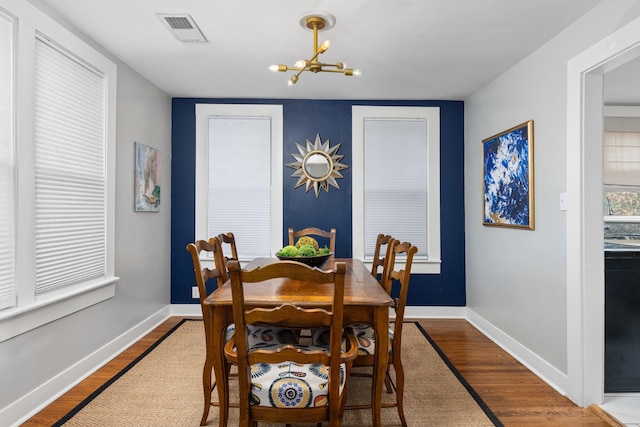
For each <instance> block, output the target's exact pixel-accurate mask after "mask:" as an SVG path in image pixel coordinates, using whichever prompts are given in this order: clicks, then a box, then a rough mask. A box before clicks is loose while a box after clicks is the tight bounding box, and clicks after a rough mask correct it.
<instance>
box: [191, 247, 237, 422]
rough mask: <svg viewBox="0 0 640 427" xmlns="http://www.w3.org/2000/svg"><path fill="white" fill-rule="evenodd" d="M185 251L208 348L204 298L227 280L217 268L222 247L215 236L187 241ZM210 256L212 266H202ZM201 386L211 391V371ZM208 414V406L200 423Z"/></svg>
mask: <svg viewBox="0 0 640 427" xmlns="http://www.w3.org/2000/svg"><path fill="white" fill-rule="evenodd" d="M187 251H189V253H191V260H192V261H193V271H194V273H195V277H196V285H197V286H198V297H199V299H200V308H201V310H202V320H203V323H204V337H205V342H206V344H207V348H209V340H210V339H211V330H210V327H211V326H210V325H211V317H210V313H209V307H206V306H205V305H204V300H205V298H207V296H208V295H209V294H210V293H211V292H213V290H215V289H217V288H218V287H220V286H222V285H223V284H224V282H225V281H226V280H227V279H226V275H227V272H226V270H224V269H220V268H218V267H219V266H221V265H224V260H223V259H222V248H221V245H220V240H218V238H217V237H212V238H210V239H209V240H198V241H196V242H195V243H189V244H188V245H187ZM208 258H210V259H211V261H213V264H214V266H215V267H214V268H208V267H204V266H203V265H202V262H201V260H202V259H208ZM213 279H215V281H216V282H215V283H216V285H217V286H216V287H215V288H213V287H212V286H209V289H207V287H208V285H209V283H210V282H211V281H213ZM234 331H235V328H234V326H233V325H229V326H228V327H227V331H226V338H225V339H226V341H228V340H229V339H230V338H231V336H232V335H233V333H234ZM230 367H231V366H230V365H228V366H227V370H230ZM202 381H203V388H204V390H205V394H206V393H207V392H206V390H211V391H212V392H213V390H214V388H215V386H216V381H215V379H213V378H212V375H211V371H209V372H207V369H206V367H205V369H204V370H203V374H202ZM205 400H206V401H209V402H210V405H215V403H214V402H211V396H206V395H205ZM208 414H209V410H208V407H206V408H205V410H204V413H203V415H202V419H201V420H200V425H205V423H206V421H207V417H208Z"/></svg>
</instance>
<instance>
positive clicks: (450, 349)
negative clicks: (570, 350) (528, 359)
mask: <svg viewBox="0 0 640 427" xmlns="http://www.w3.org/2000/svg"><path fill="white" fill-rule="evenodd" d="M180 320H181V318H180V317H172V318H169V319H167V320H166V321H165V322H164V323H163V324H162V325H160V326H159V327H158V328H156V329H155V330H153V331H152V332H150V333H149V334H148V335H146V336H145V337H144V338H142V339H141V340H140V341H138V342H137V343H135V344H134V345H132V346H131V347H130V348H128V349H127V350H125V351H124V352H123V353H122V354H121V355H119V356H118V357H117V358H115V359H114V360H112V361H111V362H109V363H108V364H107V365H105V366H104V367H102V368H101V369H99V370H98V371H96V372H95V373H94V374H93V375H91V376H90V377H89V378H87V379H86V380H84V381H82V382H81V383H80V384H78V385H77V386H76V387H74V388H73V389H71V390H70V391H69V392H67V393H65V394H64V395H63V396H62V397H60V398H59V399H58V400H56V401H55V402H53V403H52V404H51V405H49V406H47V407H46V408H45V409H43V410H42V411H41V412H40V413H38V414H36V415H35V416H34V417H32V418H31V419H30V420H28V421H27V422H26V423H24V424H23V426H28V427H33V426H51V425H52V424H53V423H55V422H56V421H58V420H59V419H60V418H61V417H62V416H63V415H65V414H66V413H67V412H69V411H70V410H71V409H73V408H74V407H75V406H76V405H77V404H78V403H79V402H81V401H82V400H83V399H84V398H85V397H87V396H88V395H90V394H91V393H92V392H93V391H95V390H96V389H97V388H99V387H100V386H101V385H102V384H104V383H105V382H106V381H107V380H108V379H109V378H111V377H112V376H113V375H114V374H116V373H117V372H119V371H120V370H121V369H122V368H123V367H125V366H126V365H127V364H129V363H130V362H131V361H132V360H133V359H135V358H136V357H137V356H138V355H140V354H141V353H142V352H144V351H145V350H146V349H147V348H148V347H149V346H150V345H152V344H153V343H154V342H155V341H156V340H157V339H158V338H160V337H161V336H162V335H164V334H165V333H166V332H167V331H168V330H169V329H171V328H172V327H173V326H175V325H176V324H177V323H178V322H179V321H180ZM419 323H420V325H422V327H423V328H424V329H425V330H426V331H427V333H428V334H429V336H431V338H432V339H433V340H434V341H435V342H436V343H437V345H438V346H439V347H440V348H441V349H442V350H443V351H444V353H445V354H446V355H447V357H448V358H449V360H450V361H451V362H452V363H453V364H454V365H455V367H456V368H457V369H458V371H460V373H461V374H462V375H463V376H464V378H465V379H466V380H467V382H468V383H469V384H470V385H471V386H472V387H473V388H474V389H475V390H476V392H478V394H479V395H480V396H481V397H482V399H483V400H484V402H485V403H486V404H487V405H488V406H489V408H491V410H492V411H493V412H494V413H495V414H496V415H497V417H498V418H499V419H500V421H501V422H502V423H503V424H504V425H505V426H528V425H531V426H545V427H553V426H563V427H566V426H588V427H595V426H602V427H604V426H610V425H613V426H616V425H620V424H616V423H615V420H612V421H611V422H610V423H609V422H607V421H606V420H605V419H604V418H603V417H600V416H598V415H597V414H596V412H595V411H593V410H591V409H583V408H580V407H578V406H576V405H574V404H573V403H572V402H571V401H569V400H568V399H566V398H565V397H563V396H561V395H560V394H558V393H557V392H556V391H555V390H553V389H552V388H551V387H549V386H548V385H547V384H546V383H544V382H543V381H542V380H541V379H539V378H538V377H537V376H535V375H534V374H533V373H531V372H530V371H529V370H527V369H526V368H525V367H524V366H522V365H521V364H520V363H519V362H518V361H516V360H515V359H513V358H512V357H511V356H509V355H508V354H507V353H506V352H505V351H503V350H502V349H501V348H500V347H498V346H497V345H495V344H494V343H493V342H491V340H489V339H488V338H486V337H485V336H484V335H482V334H481V333H480V332H479V331H478V330H476V329H475V328H474V327H473V326H471V325H470V324H469V323H468V322H466V321H465V320H459V319H429V320H421V321H420V322H419ZM605 415H606V414H605Z"/></svg>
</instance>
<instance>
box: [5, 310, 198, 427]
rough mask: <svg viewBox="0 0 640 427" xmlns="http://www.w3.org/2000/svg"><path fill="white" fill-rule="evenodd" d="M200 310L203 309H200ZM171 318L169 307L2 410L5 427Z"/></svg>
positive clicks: (23, 418)
mask: <svg viewBox="0 0 640 427" xmlns="http://www.w3.org/2000/svg"><path fill="white" fill-rule="evenodd" d="M198 308H199V306H198ZM170 315H171V310H170V307H169V306H166V307H164V308H162V309H161V310H160V311H158V312H156V313H154V314H152V315H151V316H149V317H148V318H146V319H145V320H143V321H142V322H140V323H139V324H137V325H135V326H134V327H133V328H131V329H129V330H128V331H126V332H125V333H123V334H122V335H120V336H119V337H117V338H115V339H114V340H112V341H111V342H109V343H107V344H105V345H104V346H102V347H101V348H99V349H98V350H96V351H95V352H93V353H92V354H90V355H89V356H87V357H85V358H84V359H82V360H80V361H78V362H77V363H75V364H74V365H72V366H70V367H69V368H67V369H66V370H64V371H63V372H61V373H60V374H58V375H56V376H55V377H53V378H51V379H50V380H49V381H47V382H45V383H44V384H42V385H40V386H39V387H38V388H36V389H34V390H32V391H31V392H29V393H28V394H26V395H24V396H22V397H21V398H20V399H18V400H17V401H15V402H14V403H12V404H11V405H9V406H7V407H6V408H3V409H2V410H0V420H3V421H2V424H3V425H8V426H16V427H17V426H19V425H20V424H22V423H23V422H25V421H27V420H28V419H29V418H31V417H32V416H34V415H35V414H37V413H38V412H40V411H41V410H42V409H43V408H45V407H46V406H47V405H49V404H50V403H52V402H53V401H54V400H56V399H58V398H59V397H60V396H62V395H63V394H64V393H66V392H67V391H68V390H70V389H71V388H72V387H74V386H75V385H77V384H78V383H79V382H80V381H82V380H83V379H85V378H87V377H88V376H89V375H91V374H92V373H93V372H95V371H97V370H98V369H99V368H101V367H102V366H104V365H105V364H106V363H107V362H109V361H110V360H111V359H113V358H114V357H115V356H117V355H118V354H120V353H122V352H123V351H124V350H125V349H127V348H128V347H129V346H131V344H133V343H135V342H136V341H138V340H139V339H140V338H142V337H143V336H144V335H146V334H147V333H149V332H150V331H152V330H153V329H155V328H156V327H157V326H158V325H159V324H161V323H162V322H164V321H165V320H166V319H167V318H168V317H169V316H170Z"/></svg>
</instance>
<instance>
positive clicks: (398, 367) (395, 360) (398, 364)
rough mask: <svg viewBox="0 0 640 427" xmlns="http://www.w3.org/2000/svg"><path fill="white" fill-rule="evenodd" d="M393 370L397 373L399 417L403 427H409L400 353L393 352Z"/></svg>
mask: <svg viewBox="0 0 640 427" xmlns="http://www.w3.org/2000/svg"><path fill="white" fill-rule="evenodd" d="M393 368H394V369H395V371H396V403H397V405H398V416H399V417H400V422H401V423H402V427H407V420H406V418H405V417H404V368H403V367H402V360H401V359H400V351H394V352H393Z"/></svg>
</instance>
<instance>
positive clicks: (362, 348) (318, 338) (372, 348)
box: [311, 323, 393, 354]
mask: <svg viewBox="0 0 640 427" xmlns="http://www.w3.org/2000/svg"><path fill="white" fill-rule="evenodd" d="M348 327H350V328H351V329H353V333H354V334H355V336H356V339H357V340H358V354H375V352H376V340H375V336H376V333H375V330H374V329H373V327H371V325H369V324H368V323H352V324H350V325H348ZM329 332H330V331H329V329H328V328H319V329H315V330H313V331H312V335H311V341H312V343H313V345H317V346H320V347H327V346H328V345H329V337H330V333H329ZM392 341H393V329H392V328H389V351H391V343H392ZM344 342H345V340H344V338H343V339H342V343H343V344H344Z"/></svg>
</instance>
